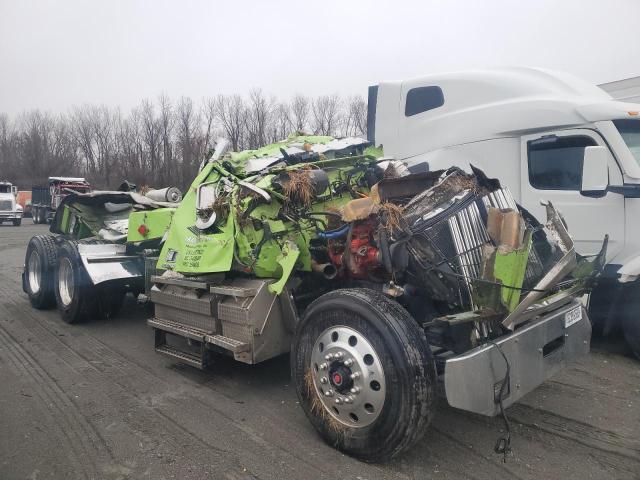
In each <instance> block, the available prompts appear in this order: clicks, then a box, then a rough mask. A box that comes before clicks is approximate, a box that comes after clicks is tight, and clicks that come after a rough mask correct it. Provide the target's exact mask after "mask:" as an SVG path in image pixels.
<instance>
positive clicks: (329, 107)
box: [311, 94, 340, 135]
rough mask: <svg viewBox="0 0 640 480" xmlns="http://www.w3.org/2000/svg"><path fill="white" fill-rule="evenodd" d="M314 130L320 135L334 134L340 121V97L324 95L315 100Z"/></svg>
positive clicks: (313, 112) (312, 110)
mask: <svg viewBox="0 0 640 480" xmlns="http://www.w3.org/2000/svg"><path fill="white" fill-rule="evenodd" d="M311 112H312V117H313V130H314V132H315V133H316V134H318V135H333V134H334V133H335V131H336V128H337V126H338V123H339V121H340V97H338V95H337V94H333V95H322V96H320V97H318V98H316V99H315V100H314V101H313V104H312V108H311Z"/></svg>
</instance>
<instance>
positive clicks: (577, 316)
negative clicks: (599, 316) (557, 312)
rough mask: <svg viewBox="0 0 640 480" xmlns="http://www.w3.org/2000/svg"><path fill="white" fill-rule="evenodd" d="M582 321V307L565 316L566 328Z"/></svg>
mask: <svg viewBox="0 0 640 480" xmlns="http://www.w3.org/2000/svg"><path fill="white" fill-rule="evenodd" d="M580 320H582V307H576V308H573V309H571V310H569V311H568V312H567V313H565V314H564V328H567V327H570V326H571V325H573V324H574V323H576V322H579V321H580Z"/></svg>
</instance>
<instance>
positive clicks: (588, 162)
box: [580, 146, 609, 195]
mask: <svg viewBox="0 0 640 480" xmlns="http://www.w3.org/2000/svg"><path fill="white" fill-rule="evenodd" d="M608 161H609V151H608V150H607V148H606V147H600V146H598V147H586V148H585V149H584V161H583V162H582V188H581V189H580V193H582V194H585V195H589V194H591V195H593V194H603V195H604V194H605V192H606V191H607V187H608V186H609V166H608Z"/></svg>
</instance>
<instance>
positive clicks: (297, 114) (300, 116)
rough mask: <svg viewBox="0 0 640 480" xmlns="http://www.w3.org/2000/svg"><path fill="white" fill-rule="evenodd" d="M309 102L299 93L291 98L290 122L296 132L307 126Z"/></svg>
mask: <svg viewBox="0 0 640 480" xmlns="http://www.w3.org/2000/svg"><path fill="white" fill-rule="evenodd" d="M310 103H311V102H310V101H309V98H308V97H305V96H304V95H300V94H299V93H297V94H296V95H294V97H293V98H292V99H291V108H290V111H291V123H292V125H293V128H294V129H295V130H296V131H298V132H302V131H304V130H305V129H306V128H308V126H309V125H308V124H309V110H310V108H311V105H310Z"/></svg>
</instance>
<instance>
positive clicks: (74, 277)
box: [54, 240, 99, 323]
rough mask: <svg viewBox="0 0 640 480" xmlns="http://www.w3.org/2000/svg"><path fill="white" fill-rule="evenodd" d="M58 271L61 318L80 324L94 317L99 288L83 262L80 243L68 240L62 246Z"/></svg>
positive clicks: (57, 297) (55, 278)
mask: <svg viewBox="0 0 640 480" xmlns="http://www.w3.org/2000/svg"><path fill="white" fill-rule="evenodd" d="M56 271H57V273H56V275H55V276H54V292H55V295H56V305H57V307H58V311H59V312H60V315H61V316H62V319H63V320H64V321H65V322H67V323H80V322H83V321H85V320H87V319H88V318H90V317H92V316H95V314H96V313H97V310H98V304H99V302H97V301H96V298H97V297H98V291H97V289H96V287H95V286H94V285H93V283H92V282H91V280H90V278H89V276H88V275H87V272H86V270H85V268H84V265H83V264H82V260H81V258H80V254H79V253H78V247H77V242H75V241H73V240H65V241H64V242H63V243H62V244H61V245H60V247H59V249H58V262H57V269H56Z"/></svg>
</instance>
